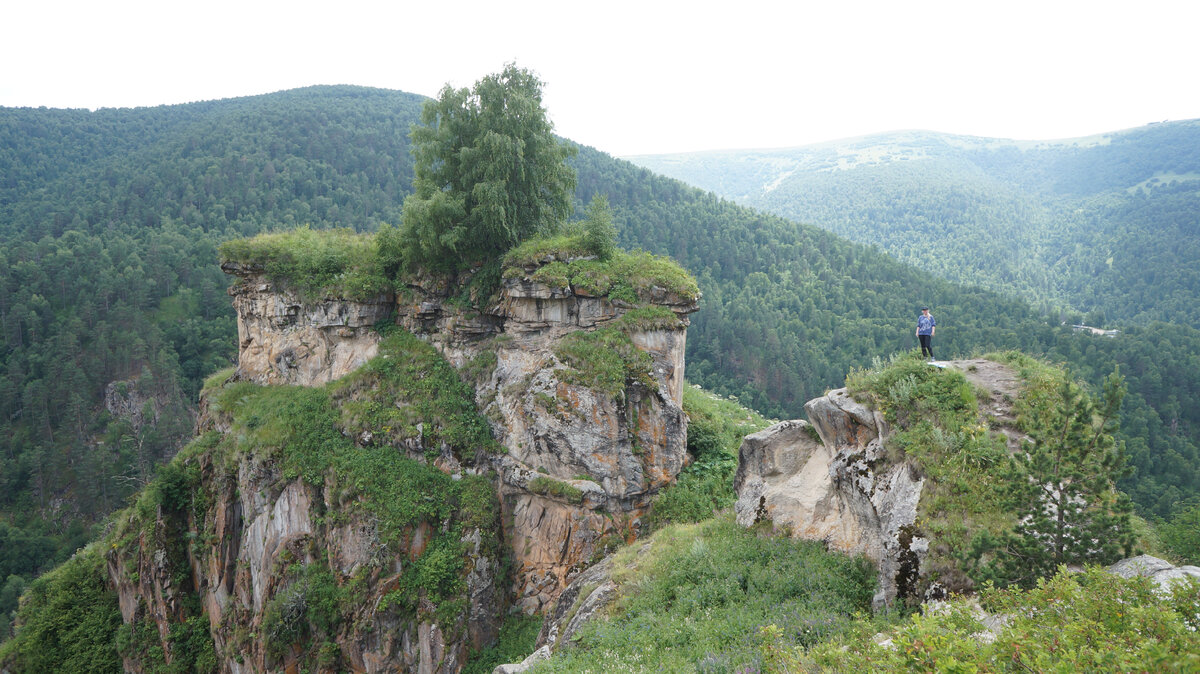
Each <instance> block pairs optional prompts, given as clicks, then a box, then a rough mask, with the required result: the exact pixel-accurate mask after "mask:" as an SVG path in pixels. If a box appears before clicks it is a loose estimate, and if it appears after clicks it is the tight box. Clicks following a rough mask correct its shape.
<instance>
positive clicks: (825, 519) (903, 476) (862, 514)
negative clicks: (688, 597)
mask: <svg viewBox="0 0 1200 674" xmlns="http://www.w3.org/2000/svg"><path fill="white" fill-rule="evenodd" d="M940 365H941V366H942V367H948V368H951V369H952V370H954V371H957V372H958V373H960V374H961V375H962V376H963V377H964V378H965V379H966V380H967V381H968V382H970V383H971V385H973V386H974V387H975V390H976V391H977V392H982V393H986V394H987V396H986V397H984V398H982V400H981V404H980V406H979V409H978V414H979V416H980V417H981V419H983V422H981V423H986V424H987V425H988V426H989V427H990V428H991V429H992V430H993V431H995V432H997V433H999V434H1000V435H1001V438H1000V439H1002V440H1003V441H1004V443H1003V444H1005V445H1007V447H1008V450H1009V451H1010V452H1015V451H1018V450H1019V448H1020V446H1021V442H1022V440H1023V438H1024V436H1023V435H1022V434H1021V433H1020V432H1019V431H1018V430H1016V428H1015V419H1014V416H1013V410H1012V403H1013V400H1014V398H1015V397H1016V396H1017V394H1018V378H1017V376H1016V373H1014V372H1013V371H1012V370H1011V369H1010V368H1008V367H1007V366H1004V365H1001V364H999V363H995V362H992V361H987V360H970V361H947V362H945V363H943V364H940ZM922 366H923V365H922ZM804 410H805V412H806V414H807V416H808V421H804V420H793V421H784V422H781V423H778V424H776V425H774V426H772V427H770V428H767V429H765V430H763V431H760V432H758V433H754V434H752V435H748V436H746V438H745V440H744V441H743V442H742V446H741V448H740V450H739V462H738V470H737V475H736V477H735V481H734V488H735V490H736V492H737V497H738V499H737V502H736V505H735V511H736V514H737V521H738V523H739V524H741V525H743V526H751V525H753V524H756V523H758V522H762V521H770V522H772V523H774V524H775V525H777V526H781V527H785V528H787V529H789V530H790V531H791V532H792V534H793V535H794V536H796V537H800V538H806V539H810V540H819V541H823V542H825V543H826V544H827V545H828V546H829V547H830V548H832V549H835V550H840V551H843V552H847V553H851V554H862V555H865V556H867V557H868V558H869V559H871V560H872V561H873V562H875V564H876V565H877V566H878V568H879V587H878V590H877V592H876V595H875V599H874V603H875V604H876V606H882V605H885V604H889V603H891V602H892V601H894V600H896V599H897V598H910V597H917V595H918V594H921V595H922V596H924V593H926V592H928V593H929V596H938V594H939V592H938V589H937V588H938V587H939V586H938V585H936V584H935V583H934V582H932V581H931V580H930V571H931V569H930V568H929V566H930V565H929V564H928V563H927V558H928V557H929V555H930V544H931V541H930V540H929V539H928V538H927V537H926V536H925V535H924V528H923V527H920V526H918V525H917V519H918V507H919V505H920V503H921V498H922V495H923V493H924V492H925V490H926V480H927V478H926V477H925V474H924V471H922V470H921V468H920V467H919V466H918V464H917V463H916V462H915V461H913V460H912V459H911V458H909V457H908V456H906V455H904V454H903V452H889V451H887V449H886V448H885V444H886V443H887V441H888V437H889V436H890V435H891V434H892V433H893V429H892V428H891V427H890V424H889V423H888V421H887V420H886V419H885V418H884V415H883V414H882V413H881V412H880V411H879V410H878V409H875V408H873V407H871V406H868V405H866V404H863V403H860V402H858V401H856V400H855V399H854V398H853V397H851V396H850V394H849V393H848V392H847V390H846V389H844V388H843V389H837V390H834V391H830V392H829V393H828V394H826V395H824V396H821V397H819V398H814V399H813V400H810V401H808V403H806V404H805V406H804ZM978 428H983V426H982V425H981V426H979V427H978ZM946 571H947V570H946V569H940V568H939V569H938V570H937V572H936V574H934V575H937V574H942V576H943V577H941V578H939V579H938V581H937V582H942V581H946V580H949V577H948V576H945V572H946ZM954 582H957V581H954ZM952 589H956V590H957V589H960V588H957V587H955V588H952Z"/></svg>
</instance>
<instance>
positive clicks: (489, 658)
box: [462, 613, 544, 674]
mask: <svg viewBox="0 0 1200 674" xmlns="http://www.w3.org/2000/svg"><path fill="white" fill-rule="evenodd" d="M543 622H544V618H543V617H542V616H536V615H533V616H527V615H524V614H521V613H517V614H513V615H509V616H508V617H507V618H505V620H504V622H503V623H501V624H500V634H499V635H498V636H497V637H496V643H494V644H492V645H491V646H488V647H487V648H483V649H480V650H476V651H473V652H472V653H471V656H470V658H469V659H468V660H467V662H466V664H465V665H463V669H462V674H492V670H494V669H496V667H497V666H499V665H503V664H506V663H510V662H520V661H522V660H524V659H525V658H526V657H528V656H529V654H530V653H532V652H533V647H534V645H535V644H536V643H537V637H538V632H540V631H541V630H542V623H543Z"/></svg>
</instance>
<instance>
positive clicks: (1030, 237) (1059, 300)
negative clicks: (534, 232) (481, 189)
mask: <svg viewBox="0 0 1200 674" xmlns="http://www.w3.org/2000/svg"><path fill="white" fill-rule="evenodd" d="M629 159H630V160H631V161H633V162H634V163H636V164H638V165H640V166H644V167H646V168H649V169H651V170H653V171H656V172H659V173H662V174H664V175H668V176H671V177H674V178H677V179H679V180H683V181H684V182H688V183H690V184H693V185H696V186H697V187H700V188H702V189H707V190H711V191H713V192H715V193H716V194H719V195H721V196H723V197H725V198H728V199H733V200H735V201H737V202H738V203H742V204H745V205H748V206H752V207H755V208H760V209H763V210H766V211H769V212H772V213H776V214H778V215H782V216H784V217H787V218H790V219H793V220H797V221H800V222H807V223H811V224H815V225H817V226H819V227H822V228H824V229H828V230H829V231H832V232H834V233H837V234H840V235H842V236H845V237H847V238H849V239H851V240H854V241H857V242H860V243H867V244H873V245H878V246H880V247H881V248H883V250H884V251H886V252H888V253H889V254H891V255H894V256H895V257H897V258H898V259H900V260H903V261H906V262H910V263H912V264H914V265H916V266H919V267H921V268H923V269H926V270H928V271H932V272H934V273H936V274H938V275H939V276H942V277H943V278H947V279H949V280H953V281H957V282H960V283H979V284H982V285H985V286H987V287H990V288H993V289H996V290H1000V291H1004V292H1009V293H1013V294H1017V295H1020V296H1022V297H1026V298H1028V299H1030V300H1032V301H1034V302H1037V303H1040V304H1042V305H1043V306H1047V307H1049V306H1057V307H1067V308H1072V309H1076V310H1078V311H1081V312H1101V313H1103V314H1104V316H1105V317H1107V319H1108V320H1110V321H1114V322H1119V323H1120V322H1127V323H1137V322H1145V321H1147V320H1166V321H1172V322H1179V323H1186V324H1189V325H1192V326H1197V325H1200V311H1198V310H1197V309H1196V307H1197V305H1198V304H1200V303H1197V302H1196V301H1195V300H1196V298H1197V297H1198V296H1200V272H1197V271H1196V270H1197V263H1198V262H1200V237H1198V236H1197V234H1198V233H1200V120H1188V121H1180V122H1163V123H1158V124H1151V125H1148V126H1144V127H1139V128H1136V129H1128V130H1124V131H1117V132H1113V133H1107V134H1098V135H1093V136H1087V137H1082V138H1073V139H1065V140H1059V141H1014V140H1005V139H993V138H977V137H972V136H957V135H951V134H941V133H935V132H929V131H903V132H893V133H886V134H877V135H871V136H864V137H861V138H852V139H846V140H841V141H833V142H828V143H821V144H817V145H810V146H804V147H799V148H786V149H776V150H744V151H741V150H730V151H719V152H704V153H695V154H674V155H654V156H638V157H630V158H629ZM1094 318H1095V317H1094Z"/></svg>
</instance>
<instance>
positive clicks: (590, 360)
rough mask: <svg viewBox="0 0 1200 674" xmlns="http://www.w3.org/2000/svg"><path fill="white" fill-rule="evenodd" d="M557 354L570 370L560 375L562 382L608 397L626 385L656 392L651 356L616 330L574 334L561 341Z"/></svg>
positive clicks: (556, 350) (560, 372) (555, 350)
mask: <svg viewBox="0 0 1200 674" xmlns="http://www.w3.org/2000/svg"><path fill="white" fill-rule="evenodd" d="M554 353H555V355H557V356H558V357H559V358H561V359H562V360H563V362H564V363H566V364H567V365H568V366H570V369H561V370H558V372H557V374H558V375H559V377H560V379H562V380H563V381H566V382H570V383H572V384H576V385H579V386H586V387H587V388H591V389H595V390H597V391H603V392H605V393H608V394H609V395H616V394H618V393H620V392H621V391H623V390H624V389H625V385H626V382H627V381H628V382H638V383H640V384H642V385H643V386H646V387H647V388H650V389H655V388H657V383H656V382H655V381H654V377H653V376H651V374H650V370H651V368H652V367H653V365H654V362H653V360H652V359H651V357H650V354H648V353H646V352H645V351H642V350H641V349H639V348H637V347H636V346H634V344H633V340H632V339H630V338H629V335H627V334H625V333H624V332H622V331H621V330H619V329H617V328H611V327H610V328H601V329H599V330H594V331H592V332H583V331H578V332H572V333H570V334H568V335H567V336H565V337H563V338H562V340H560V341H559V343H558V345H557V346H555V349H554Z"/></svg>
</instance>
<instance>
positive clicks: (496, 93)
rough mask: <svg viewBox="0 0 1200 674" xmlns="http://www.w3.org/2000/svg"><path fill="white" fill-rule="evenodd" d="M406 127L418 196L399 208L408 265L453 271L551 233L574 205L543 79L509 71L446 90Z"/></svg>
mask: <svg viewBox="0 0 1200 674" xmlns="http://www.w3.org/2000/svg"><path fill="white" fill-rule="evenodd" d="M421 122H422V125H421V126H414V127H413V130H412V141H413V157H414V160H415V166H414V174H415V177H414V179H413V189H414V193H413V194H412V195H410V196H409V197H408V198H407V199H405V201H404V228H405V233H406V236H405V239H406V241H407V243H408V249H407V250H406V256H407V262H408V265H409V266H410V267H418V266H424V267H433V268H441V269H455V268H464V267H468V266H471V265H472V264H475V263H477V262H480V261H486V260H489V259H494V258H497V257H499V256H500V255H502V254H503V253H504V252H505V251H507V250H508V249H509V248H511V247H513V246H514V245H516V244H517V243H518V242H520V241H521V240H523V239H525V238H528V237H529V236H532V235H534V234H542V233H547V232H552V231H554V230H555V229H556V228H557V227H558V225H559V223H560V222H561V221H562V220H563V219H564V218H566V217H567V216H568V215H569V214H570V212H571V208H572V196H573V193H574V190H575V181H576V177H575V171H574V169H572V168H570V167H569V166H567V164H566V163H565V162H566V160H567V158H568V157H570V156H571V155H572V154H573V153H574V151H575V150H574V147H573V146H569V145H567V144H565V143H562V142H560V141H559V140H558V139H557V138H555V137H554V135H553V133H552V131H553V126H552V125H551V124H550V121H549V120H548V119H547V118H546V110H545V108H543V107H542V82H541V81H540V80H538V79H537V77H535V76H534V75H533V73H531V72H530V71H528V70H524V69H522V68H518V67H516V66H515V65H513V64H509V65H507V66H505V68H504V70H503V71H502V72H501V73H499V74H493V75H489V76H487V77H484V78H483V79H481V80H479V81H478V82H476V83H475V87H474V89H471V90H468V89H453V88H451V87H449V86H447V87H445V88H444V89H442V92H441V95H440V96H439V97H438V98H437V99H436V100H433V101H429V102H427V103H426V104H425V106H424V108H423V109H422V110H421Z"/></svg>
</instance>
